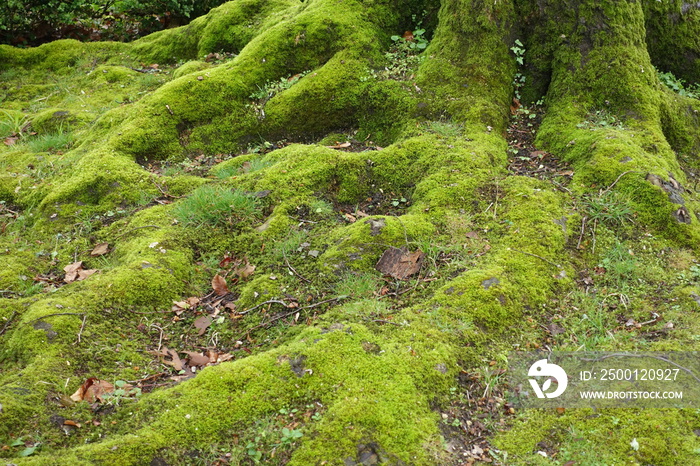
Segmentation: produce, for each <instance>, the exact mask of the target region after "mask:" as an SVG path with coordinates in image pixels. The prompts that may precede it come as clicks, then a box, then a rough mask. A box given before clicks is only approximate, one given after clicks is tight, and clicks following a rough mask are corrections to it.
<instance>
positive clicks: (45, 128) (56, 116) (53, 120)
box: [32, 108, 94, 134]
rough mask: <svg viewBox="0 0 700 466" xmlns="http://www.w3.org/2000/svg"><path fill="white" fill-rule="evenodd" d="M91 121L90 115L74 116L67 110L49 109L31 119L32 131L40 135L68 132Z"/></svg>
mask: <svg viewBox="0 0 700 466" xmlns="http://www.w3.org/2000/svg"><path fill="white" fill-rule="evenodd" d="M93 119H94V118H93V117H92V115H86V114H84V113H77V114H74V113H71V112H70V111H69V110H63V109H60V108H49V109H46V110H43V111H41V112H39V113H37V114H36V116H35V117H34V118H33V119H32V130H34V131H36V132H38V133H40V134H43V133H55V132H58V131H69V130H71V129H72V128H74V127H80V126H84V125H86V124H88V123H91V122H92V120H93Z"/></svg>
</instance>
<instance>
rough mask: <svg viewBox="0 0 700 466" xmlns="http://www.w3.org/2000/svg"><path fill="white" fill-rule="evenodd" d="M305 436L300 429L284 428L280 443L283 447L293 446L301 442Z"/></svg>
mask: <svg viewBox="0 0 700 466" xmlns="http://www.w3.org/2000/svg"><path fill="white" fill-rule="evenodd" d="M303 435H304V434H303V433H302V432H301V431H300V430H298V429H288V428H287V427H284V428H282V438H281V439H280V443H281V444H282V445H291V444H293V443H294V442H296V441H297V440H299V439H300V438H301V437H302V436H303Z"/></svg>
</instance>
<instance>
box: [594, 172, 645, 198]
mask: <svg viewBox="0 0 700 466" xmlns="http://www.w3.org/2000/svg"><path fill="white" fill-rule="evenodd" d="M628 173H639V172H638V171H636V170H627V171H626V172H622V173H620V176H618V177H617V179H616V180H615V181H613V182H612V184H611V185H610V186H608V187H607V188H605V190H603V191H601V192H600V195H601V196H602V195H604V194H606V193H607V192H608V191H610V190H611V189H613V187H614V186H615V185H616V184H617V182H618V181H620V178H622V177H623V176H625V175H626V174H628Z"/></svg>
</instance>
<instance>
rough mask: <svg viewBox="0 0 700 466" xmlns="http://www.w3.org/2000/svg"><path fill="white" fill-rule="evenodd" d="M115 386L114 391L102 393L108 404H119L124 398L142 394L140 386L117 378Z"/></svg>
mask: <svg viewBox="0 0 700 466" xmlns="http://www.w3.org/2000/svg"><path fill="white" fill-rule="evenodd" d="M114 386H115V389H114V391H113V392H112V393H105V394H103V395H102V399H103V401H104V402H105V403H107V404H111V405H114V406H119V404H120V403H121V402H122V401H124V400H127V399H132V398H138V397H140V396H141V389H140V388H139V387H133V386H131V385H129V384H128V383H126V382H125V381H123V380H117V381H116V382H114Z"/></svg>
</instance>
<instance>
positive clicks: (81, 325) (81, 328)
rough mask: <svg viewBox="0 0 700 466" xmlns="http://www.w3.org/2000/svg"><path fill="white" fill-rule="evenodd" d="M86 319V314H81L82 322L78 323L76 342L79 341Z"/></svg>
mask: <svg viewBox="0 0 700 466" xmlns="http://www.w3.org/2000/svg"><path fill="white" fill-rule="evenodd" d="M86 320H87V314H83V322H82V323H81V324H80V330H78V340H77V341H76V343H80V336H81V335H82V334H83V329H84V328H85V321H86Z"/></svg>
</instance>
